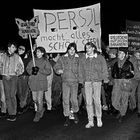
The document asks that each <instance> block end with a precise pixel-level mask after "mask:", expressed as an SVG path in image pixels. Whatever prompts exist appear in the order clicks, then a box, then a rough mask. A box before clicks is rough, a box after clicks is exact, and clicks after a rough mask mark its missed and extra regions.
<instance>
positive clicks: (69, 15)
mask: <svg viewBox="0 0 140 140" xmlns="http://www.w3.org/2000/svg"><path fill="white" fill-rule="evenodd" d="M33 12H34V16H39V23H38V29H39V32H40V35H39V36H38V37H37V39H36V43H37V45H38V46H43V47H44V48H45V49H46V51H47V52H48V53H53V52H65V51H66V49H67V46H68V44H69V43H71V42H76V44H77V50H78V51H83V50H84V45H85V43H87V42H89V41H92V42H93V43H94V44H95V45H97V48H98V50H99V51H101V24H100V3H97V4H95V5H91V6H87V7H80V8H75V9H63V10H38V9H33Z"/></svg>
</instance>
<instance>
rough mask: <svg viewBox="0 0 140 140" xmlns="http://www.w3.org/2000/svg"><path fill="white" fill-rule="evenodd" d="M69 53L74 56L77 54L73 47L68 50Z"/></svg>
mask: <svg viewBox="0 0 140 140" xmlns="http://www.w3.org/2000/svg"><path fill="white" fill-rule="evenodd" d="M68 53H69V54H70V55H71V56H73V55H74V54H75V49H74V48H73V47H71V48H70V49H69V50H68Z"/></svg>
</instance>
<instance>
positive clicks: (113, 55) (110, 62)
mask: <svg viewBox="0 0 140 140" xmlns="http://www.w3.org/2000/svg"><path fill="white" fill-rule="evenodd" d="M108 55H109V58H108V59H107V66H108V73H109V83H108V84H105V85H104V89H105V92H106V103H107V106H108V113H110V114H113V115H115V113H116V110H115V109H114V107H113V106H112V101H111V97H112V89H113V85H114V79H113V78H112V68H113V66H114V63H115V62H117V60H118V58H117V48H110V49H109V50H108Z"/></svg>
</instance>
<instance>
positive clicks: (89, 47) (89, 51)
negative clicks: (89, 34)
mask: <svg viewBox="0 0 140 140" xmlns="http://www.w3.org/2000/svg"><path fill="white" fill-rule="evenodd" d="M93 51H94V48H92V47H91V46H90V45H86V52H87V55H90V54H92V53H93Z"/></svg>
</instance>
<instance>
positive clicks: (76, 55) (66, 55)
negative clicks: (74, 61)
mask: <svg viewBox="0 0 140 140" xmlns="http://www.w3.org/2000/svg"><path fill="white" fill-rule="evenodd" d="M64 56H65V57H68V56H69V55H68V53H66V54H65V55H64ZM75 57H79V55H78V54H75Z"/></svg>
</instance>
